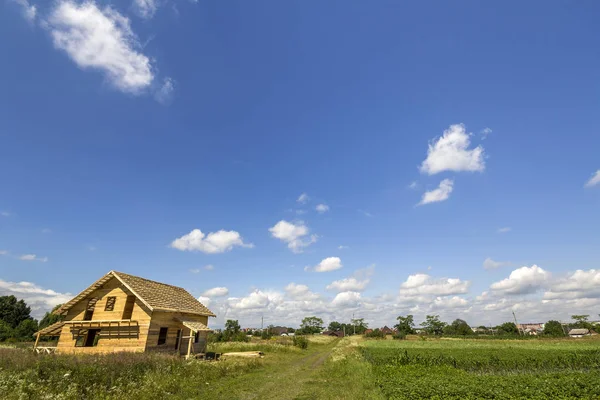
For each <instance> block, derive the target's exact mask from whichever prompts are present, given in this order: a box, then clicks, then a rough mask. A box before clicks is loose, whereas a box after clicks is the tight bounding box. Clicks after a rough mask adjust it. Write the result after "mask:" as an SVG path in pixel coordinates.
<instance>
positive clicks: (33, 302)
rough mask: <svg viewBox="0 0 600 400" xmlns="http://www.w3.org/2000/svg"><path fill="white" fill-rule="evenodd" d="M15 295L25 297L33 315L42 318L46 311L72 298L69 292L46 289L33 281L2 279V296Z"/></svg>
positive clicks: (0, 293)
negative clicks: (8, 280)
mask: <svg viewBox="0 0 600 400" xmlns="http://www.w3.org/2000/svg"><path fill="white" fill-rule="evenodd" d="M10 295H13V296H15V297H16V298H18V299H23V300H25V302H26V303H27V305H28V306H30V307H31V310H32V316H33V317H34V318H41V317H42V316H43V315H44V313H45V312H46V311H50V310H51V309H52V308H53V307H54V306H56V305H58V304H61V303H66V302H67V301H69V300H71V297H72V295H71V294H69V293H59V292H55V291H54V290H50V289H44V288H42V287H40V286H38V285H36V284H34V283H31V282H7V281H4V280H1V279H0V296H10Z"/></svg>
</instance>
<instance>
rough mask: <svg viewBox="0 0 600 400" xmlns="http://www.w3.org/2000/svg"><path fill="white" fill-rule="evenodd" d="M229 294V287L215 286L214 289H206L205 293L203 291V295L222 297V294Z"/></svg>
mask: <svg viewBox="0 0 600 400" xmlns="http://www.w3.org/2000/svg"><path fill="white" fill-rule="evenodd" d="M228 294H229V289H227V288H226V287H215V288H212V289H208V290H207V291H205V292H204V293H202V296H205V297H222V296H227V295H228Z"/></svg>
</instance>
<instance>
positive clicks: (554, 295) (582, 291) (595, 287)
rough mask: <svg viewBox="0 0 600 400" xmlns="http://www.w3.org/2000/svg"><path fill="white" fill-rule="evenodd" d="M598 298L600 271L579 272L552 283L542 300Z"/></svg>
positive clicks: (599, 295) (599, 294) (599, 293)
mask: <svg viewBox="0 0 600 400" xmlns="http://www.w3.org/2000/svg"><path fill="white" fill-rule="evenodd" d="M583 298H600V270H596V269H590V270H587V271H586V270H581V269H578V270H577V271H575V272H573V273H571V274H568V275H567V276H566V277H564V278H560V279H557V280H556V281H555V282H553V283H552V284H551V285H550V287H549V290H548V291H547V292H545V293H544V299H546V300H554V299H583Z"/></svg>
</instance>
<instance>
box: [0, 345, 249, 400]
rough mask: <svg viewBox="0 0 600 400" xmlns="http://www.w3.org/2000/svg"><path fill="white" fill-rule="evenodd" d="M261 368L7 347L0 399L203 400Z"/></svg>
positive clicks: (0, 365)
mask: <svg viewBox="0 0 600 400" xmlns="http://www.w3.org/2000/svg"><path fill="white" fill-rule="evenodd" d="M259 366H260V363H259V362H258V361H257V360H242V361H227V362H219V363H210V362H201V361H185V360H182V359H181V358H180V357H175V356H168V355H163V354H148V353H114V354H107V355H61V354H57V355H35V354H33V353H32V352H31V351H25V350H19V349H5V348H3V349H0V398H2V399H42V398H60V399H113V398H115V399H116V398H141V399H145V398H148V399H154V398H156V399H158V398H165V397H169V396H171V397H172V396H176V397H181V398H189V397H196V396H200V395H202V393H203V392H204V391H205V384H207V383H208V384H209V383H210V382H214V381H216V380H218V379H220V378H222V377H225V376H235V375H239V374H241V373H244V372H248V371H251V370H255V369H256V368H258V367H259ZM200 383H201V384H200Z"/></svg>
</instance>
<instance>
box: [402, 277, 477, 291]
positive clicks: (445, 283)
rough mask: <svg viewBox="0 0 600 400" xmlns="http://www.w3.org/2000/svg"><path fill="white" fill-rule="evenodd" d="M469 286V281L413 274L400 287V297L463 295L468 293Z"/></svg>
mask: <svg viewBox="0 0 600 400" xmlns="http://www.w3.org/2000/svg"><path fill="white" fill-rule="evenodd" d="M470 285H471V282H470V281H463V280H460V279H458V278H442V279H435V278H433V277H431V276H430V275H427V274H414V275H409V276H408V278H407V279H406V281H405V282H403V283H402V284H401V285H400V295H401V296H403V297H414V296H423V295H433V296H449V295H455V294H464V293H467V292H468V290H469V286H470Z"/></svg>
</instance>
